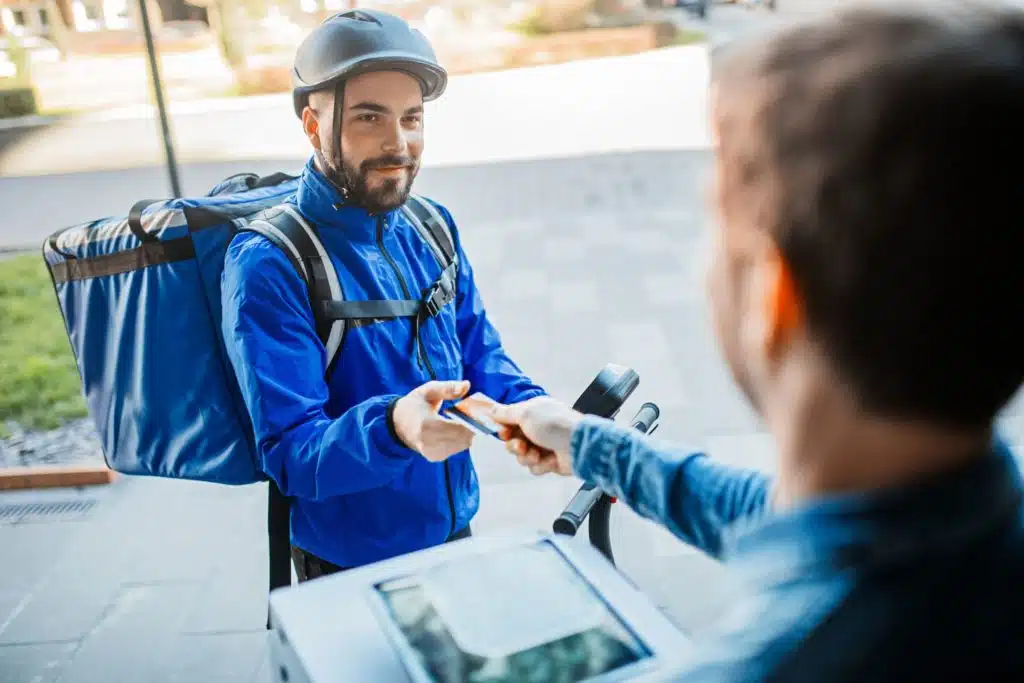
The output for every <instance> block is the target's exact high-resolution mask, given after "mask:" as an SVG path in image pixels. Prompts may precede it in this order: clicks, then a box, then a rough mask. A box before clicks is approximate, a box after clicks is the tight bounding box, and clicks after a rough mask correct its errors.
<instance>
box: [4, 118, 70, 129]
mask: <svg viewBox="0 0 1024 683" xmlns="http://www.w3.org/2000/svg"><path fill="white" fill-rule="evenodd" d="M65 118H67V117H66V116H16V117H14V118H10V119H0V131H5V130H20V129H22V128H40V127H42V126H49V125H50V124H53V123H57V122H58V121H61V120H63V119H65Z"/></svg>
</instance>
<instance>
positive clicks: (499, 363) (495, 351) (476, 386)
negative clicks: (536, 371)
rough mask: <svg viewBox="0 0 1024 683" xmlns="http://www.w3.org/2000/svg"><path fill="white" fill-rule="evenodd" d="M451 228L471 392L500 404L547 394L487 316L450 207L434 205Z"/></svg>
mask: <svg viewBox="0 0 1024 683" xmlns="http://www.w3.org/2000/svg"><path fill="white" fill-rule="evenodd" d="M435 206H436V207H437V209H438V210H439V211H440V212H441V213H442V215H443V216H444V219H445V220H446V221H447V222H448V225H449V227H450V228H451V232H452V238H453V239H454V240H455V249H456V251H457V255H458V259H459V281H458V293H457V295H456V299H455V301H456V316H457V318H458V323H457V324H458V329H459V340H460V342H461V343H462V365H463V373H464V377H465V379H467V380H469V382H470V386H471V387H472V388H471V389H470V391H474V392H475V391H479V392H481V393H483V394H485V395H487V396H489V397H491V398H492V399H494V400H495V401H498V402H499V403H519V402H521V401H525V400H527V399H530V398H534V397H536V396H543V395H545V393H546V392H545V391H544V389H542V388H541V387H540V386H538V385H537V384H534V382H533V380H531V379H530V378H529V377H527V376H526V374H525V373H524V372H523V371H522V370H521V369H520V368H519V366H518V365H517V364H516V363H515V361H513V360H512V359H511V358H510V357H509V356H508V354H507V353H505V349H504V347H503V346H502V342H501V335H500V334H498V330H497V328H495V327H494V325H493V324H492V323H491V321H490V319H489V318H488V317H487V310H486V308H485V307H484V301H483V297H482V296H481V295H480V290H479V289H477V286H476V281H475V279H474V277H473V266H472V264H471V263H470V261H469V258H468V257H467V256H466V252H465V251H464V250H463V248H462V241H461V240H460V239H459V237H458V231H457V230H456V229H455V222H454V221H453V220H452V216H451V214H450V213H448V211H447V209H445V208H444V207H443V206H440V205H437V204H435Z"/></svg>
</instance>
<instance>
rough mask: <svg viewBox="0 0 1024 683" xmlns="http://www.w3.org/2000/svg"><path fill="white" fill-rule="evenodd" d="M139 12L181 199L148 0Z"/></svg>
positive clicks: (167, 150)
mask: <svg viewBox="0 0 1024 683" xmlns="http://www.w3.org/2000/svg"><path fill="white" fill-rule="evenodd" d="M139 12H140V14H141V16H142V32H143V34H144V35H145V37H146V52H147V53H148V54H149V72H150V75H151V76H152V77H153V90H154V92H155V93H156V108H157V110H158V111H159V112H160V132H161V133H162V134H163V138H164V153H165V154H166V156H167V174H168V176H170V180H171V192H172V194H173V195H174V196H175V197H180V196H181V181H180V180H179V179H178V162H177V160H176V159H175V157H174V145H173V144H172V142H171V124H170V121H169V120H168V118H167V106H166V105H165V104H164V86H163V84H162V83H161V82H160V66H159V64H158V63H157V59H156V47H155V46H154V45H153V30H152V29H151V28H150V25H149V9H148V8H147V7H146V0H139Z"/></svg>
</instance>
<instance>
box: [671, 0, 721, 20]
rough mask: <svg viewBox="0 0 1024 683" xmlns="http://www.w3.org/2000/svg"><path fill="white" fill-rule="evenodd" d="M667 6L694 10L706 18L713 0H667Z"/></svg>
mask: <svg viewBox="0 0 1024 683" xmlns="http://www.w3.org/2000/svg"><path fill="white" fill-rule="evenodd" d="M665 4H666V6H668V7H678V8H680V9H684V10H688V11H690V12H693V14H695V15H696V16H697V17H699V18H701V19H706V18H707V16H708V10H709V9H710V8H711V0H666V2H665Z"/></svg>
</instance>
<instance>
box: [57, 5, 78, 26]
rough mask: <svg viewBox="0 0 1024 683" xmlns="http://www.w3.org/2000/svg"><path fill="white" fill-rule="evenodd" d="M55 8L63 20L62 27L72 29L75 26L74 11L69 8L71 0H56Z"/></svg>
mask: <svg viewBox="0 0 1024 683" xmlns="http://www.w3.org/2000/svg"><path fill="white" fill-rule="evenodd" d="M57 10H58V12H59V13H60V18H61V20H62V21H63V22H64V27H65V28H69V29H73V28H74V26H75V12H74V10H72V9H71V0H57Z"/></svg>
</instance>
